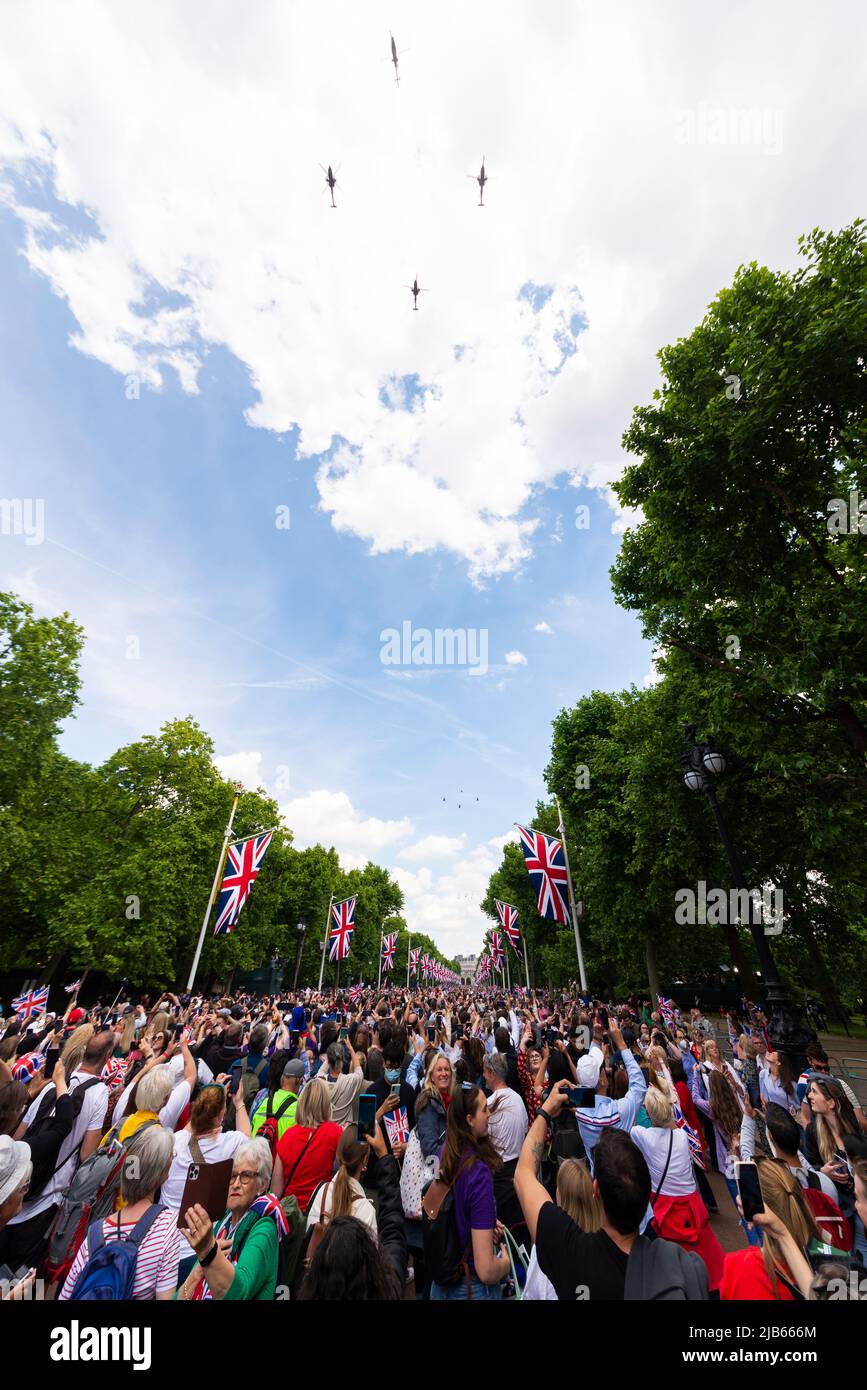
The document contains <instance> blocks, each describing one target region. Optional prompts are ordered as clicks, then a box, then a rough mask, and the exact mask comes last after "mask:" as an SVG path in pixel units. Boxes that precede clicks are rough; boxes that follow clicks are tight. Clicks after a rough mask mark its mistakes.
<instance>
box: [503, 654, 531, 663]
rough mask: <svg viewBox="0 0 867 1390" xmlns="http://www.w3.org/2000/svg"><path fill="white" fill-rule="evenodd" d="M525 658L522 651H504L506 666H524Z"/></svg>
mask: <svg viewBox="0 0 867 1390" xmlns="http://www.w3.org/2000/svg"><path fill="white" fill-rule="evenodd" d="M526 664H527V658H526V657H525V655H524V653H523V652H506V665H507V666H526Z"/></svg>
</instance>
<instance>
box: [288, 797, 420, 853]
mask: <svg viewBox="0 0 867 1390" xmlns="http://www.w3.org/2000/svg"><path fill="white" fill-rule="evenodd" d="M280 814H281V816H282V817H283V819H284V821H285V822H286V824H287V825H288V827H289V829H290V830H291V831H292V834H293V843H294V844H295V845H296V846H297V848H298V849H307V848H309V847H310V846H311V845H324V846H325V847H326V848H330V847H331V846H332V845H333V846H334V848H335V849H336V850H337V853H338V855H339V856H340V862H341V864H342V865H343V866H344V867H345V868H348V869H362V868H364V865H365V864H366V863H367V862H368V860H373V861H374V862H375V863H379V864H382V863H384V862H386V857H385V852H386V851H388V850H390V849H391V848H392V847H393V846H394V845H395V844H396V843H397V842H398V841H400V840H403V839H406V837H407V836H408V835H411V834H412V832H413V824H412V821H411V820H409V818H408V817H406V816H404V817H403V819H402V820H380V819H379V818H378V817H376V816H364V815H362V813H361V812H360V811H358V810H356V808H355V807H354V806H353V804H352V802H351V800H350V798H349V796H348V795H347V794H346V792H332V791H325V790H320V791H314V792H310V793H309V794H308V795H306V796H299V797H295V798H294V800H292V801H287V802H285V803H284V804H282V805H281V806H280Z"/></svg>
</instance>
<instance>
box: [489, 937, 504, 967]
mask: <svg viewBox="0 0 867 1390" xmlns="http://www.w3.org/2000/svg"><path fill="white" fill-rule="evenodd" d="M488 949H489V951H490V953H491V963H492V965H493V967H494V969H495V970H501V969H502V968H503V946H502V942H501V940H500V933H499V932H498V931H497V929H496V927H494V928H493V930H492V931H491V944H490V946H489V948H488Z"/></svg>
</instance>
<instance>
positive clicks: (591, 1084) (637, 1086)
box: [561, 1019, 647, 1171]
mask: <svg viewBox="0 0 867 1390" xmlns="http://www.w3.org/2000/svg"><path fill="white" fill-rule="evenodd" d="M608 1036H609V1037H610V1039H611V1046H612V1049H613V1058H614V1059H618V1060H619V1061H620V1062H622V1064H623V1067H624V1068H625V1071H626V1076H627V1079H628V1083H629V1084H628V1090H627V1091H626V1094H625V1095H624V1096H623V1097H622V1098H621V1099H619V1100H613V1099H611V1097H610V1096H609V1086H610V1076H609V1071H608V1068H607V1067H606V1066H605V1065H604V1062H605V1056H604V1053H603V1052H602V1051H601V1050H600V1049H599V1048H598V1047H596V1046H593V1047H591V1048H590V1050H589V1052H587V1053H586V1054H585V1056H583V1057H581V1058H580V1059H579V1061H578V1065H577V1067H576V1068H575V1070H576V1073H577V1084H578V1086H580V1087H582V1088H584V1089H585V1090H588V1091H590V1090H592V1091H595V1098H594V1101H595V1103H594V1105H593V1106H592V1107H591V1106H579V1107H578V1109H576V1111H575V1115H576V1118H577V1121H578V1129H579V1131H580V1134H581V1138H582V1140H583V1143H584V1148H585V1150H586V1152H587V1156H588V1158H589V1160H590V1167H591V1171H592V1169H593V1164H594V1158H593V1154H594V1150H595V1148H596V1144H597V1142H598V1139H599V1136H600V1134H602V1133H603V1132H604V1131H605V1130H608V1129H622V1130H623V1131H624V1133H626V1134H628V1133H629V1131H630V1130H631V1129H632V1127H633V1126H634V1124H635V1121H636V1117H637V1115H638V1112H639V1110H640V1108H641V1105H642V1103H643V1101H644V1097H645V1095H646V1093H647V1081H646V1080H645V1077H644V1074H643V1072H642V1070H641V1068H640V1067H639V1065H638V1063H637V1062H636V1060H635V1058H634V1057H633V1055H632V1053H631V1052H630V1050H629V1048H628V1047H627V1046H626V1043H625V1042H624V1039H623V1034H622V1033H621V1032H620V1029H619V1028H618V1026H617V1024H616V1023H615V1022H614V1020H613V1019H610V1020H609V1025H608ZM561 1108H562V1107H561Z"/></svg>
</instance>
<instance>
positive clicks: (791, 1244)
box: [720, 1158, 822, 1302]
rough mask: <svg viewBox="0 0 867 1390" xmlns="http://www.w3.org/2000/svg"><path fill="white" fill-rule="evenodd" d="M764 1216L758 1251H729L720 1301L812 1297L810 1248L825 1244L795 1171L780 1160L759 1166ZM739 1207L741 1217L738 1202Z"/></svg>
mask: <svg viewBox="0 0 867 1390" xmlns="http://www.w3.org/2000/svg"><path fill="white" fill-rule="evenodd" d="M756 1167H757V1170H758V1174H759V1185H760V1187H761V1189H762V1201H763V1202H764V1207H765V1209H764V1211H763V1212H758V1213H757V1214H756V1215H755V1216H754V1217H753V1224H754V1225H755V1226H757V1227H758V1228H759V1229H760V1230H761V1232H762V1234H763V1236H764V1241H763V1243H762V1246H761V1248H760V1249H759V1248H758V1247H757V1246H755V1245H752V1244H751V1245H750V1246H749V1247H748V1248H747V1249H746V1250H734V1251H731V1252H730V1253H729V1254H728V1255H726V1257H725V1261H724V1268H723V1281H722V1288H721V1291H720V1292H721V1297H722V1298H724V1299H726V1300H729V1299H764V1300H771V1299H776V1300H780V1301H783V1302H791V1301H793V1300H795V1299H797V1298H798V1296H799V1295H800V1296H801V1297H803V1298H808V1297H809V1295H810V1285H811V1284H812V1281H813V1270H812V1267H811V1265H810V1261H809V1260H808V1258H807V1253H806V1252H807V1247H808V1246H809V1245H810V1244H811V1243H812V1242H814V1241H815V1242H816V1243H817V1244H819V1245H821V1244H822V1237H821V1235H820V1233H819V1228H818V1227H817V1225H816V1222H815V1221H814V1220H813V1215H812V1213H811V1211H810V1209H809V1207H808V1206H807V1203H806V1201H805V1200H804V1195H803V1193H802V1191H801V1185H800V1183H799V1182H798V1179H797V1178H796V1177H795V1175H794V1173H793V1172H792V1171H791V1169H790V1168H789V1167H788V1166H787V1165H786V1164H785V1163H783V1162H782V1161H781V1160H780V1159H777V1158H760V1159H759V1160H758V1162H757V1165H756ZM738 1208H739V1210H741V1214H743V1212H742V1209H741V1206H740V1198H738Z"/></svg>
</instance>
